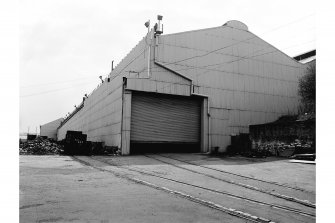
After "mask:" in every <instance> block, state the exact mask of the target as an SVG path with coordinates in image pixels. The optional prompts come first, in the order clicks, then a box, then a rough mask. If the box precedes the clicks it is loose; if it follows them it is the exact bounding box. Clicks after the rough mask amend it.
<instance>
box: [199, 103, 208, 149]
mask: <svg viewBox="0 0 335 223" xmlns="http://www.w3.org/2000/svg"><path fill="white" fill-rule="evenodd" d="M208 117H209V116H208V98H203V100H202V104H201V144H200V149H201V152H202V153H206V152H210V149H209V137H208V136H209V132H208V130H209V128H208V127H209V122H208V121H209V118H208Z"/></svg>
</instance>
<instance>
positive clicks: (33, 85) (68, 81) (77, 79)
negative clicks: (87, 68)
mask: <svg viewBox="0 0 335 223" xmlns="http://www.w3.org/2000/svg"><path fill="white" fill-rule="evenodd" d="M91 78H92V79H93V78H97V76H90V77H81V78H76V79H72V80H67V81H57V82H48V83H42V84H32V85H24V86H20V88H29V87H39V86H46V85H54V84H63V83H71V82H74V81H80V80H87V79H91Z"/></svg>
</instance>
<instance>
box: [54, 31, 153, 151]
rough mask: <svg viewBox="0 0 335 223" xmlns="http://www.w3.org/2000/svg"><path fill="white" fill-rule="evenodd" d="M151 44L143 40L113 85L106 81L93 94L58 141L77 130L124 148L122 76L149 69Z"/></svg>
mask: <svg viewBox="0 0 335 223" xmlns="http://www.w3.org/2000/svg"><path fill="white" fill-rule="evenodd" d="M146 38H148V37H146ZM147 41H148V40H147ZM147 41H146V39H145V38H143V39H142V40H141V41H140V42H139V43H138V44H137V45H136V46H135V47H134V48H133V49H132V50H131V51H130V52H129V53H128V55H127V56H126V57H125V58H124V59H123V60H122V61H121V62H120V63H119V64H118V65H117V66H116V67H115V69H114V70H113V71H112V73H111V74H110V75H109V77H110V82H107V81H105V82H104V83H103V84H102V85H100V86H99V87H97V88H96V89H95V90H94V91H93V92H92V93H91V94H90V95H89V97H88V98H87V99H86V100H85V102H84V107H83V108H82V109H81V110H80V111H78V112H77V113H76V114H75V115H74V116H73V117H72V118H71V119H69V120H68V121H67V122H66V123H65V124H64V125H63V126H62V127H61V128H60V129H59V130H58V140H62V139H64V138H65V135H66V132H67V130H75V131H82V132H83V133H84V134H87V140H89V141H98V142H104V143H105V145H107V146H117V147H121V120H122V83H123V80H122V77H124V76H125V77H129V76H130V75H134V74H133V73H132V72H131V71H140V70H141V69H145V64H146V63H145V62H146V58H147V57H148V55H147V54H148V50H147ZM140 74H141V73H140Z"/></svg>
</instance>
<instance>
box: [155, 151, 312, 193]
mask: <svg viewBox="0 0 335 223" xmlns="http://www.w3.org/2000/svg"><path fill="white" fill-rule="evenodd" d="M159 156H161V157H165V158H168V159H172V160H177V161H179V162H182V163H186V164H190V165H194V166H199V167H202V168H205V169H209V170H214V171H217V172H221V173H225V174H229V175H233V176H238V177H242V178H245V179H250V180H255V181H259V182H263V183H267V184H272V185H276V186H280V187H284V188H287V189H291V190H297V191H302V192H310V191H307V190H305V189H303V188H299V187H293V186H289V185H286V184H281V183H278V182H274V181H267V180H262V179H258V178H255V177H249V176H245V175H241V174H236V173H232V172H228V171H224V170H220V169H216V168H213V167H208V166H202V165H199V164H195V163H192V162H190V161H186V160H181V159H177V158H175V157H170V156H166V155H161V154H160V155H159Z"/></svg>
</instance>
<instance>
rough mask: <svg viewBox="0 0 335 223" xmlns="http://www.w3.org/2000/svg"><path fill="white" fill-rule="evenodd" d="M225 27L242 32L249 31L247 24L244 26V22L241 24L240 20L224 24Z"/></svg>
mask: <svg viewBox="0 0 335 223" xmlns="http://www.w3.org/2000/svg"><path fill="white" fill-rule="evenodd" d="M223 26H230V27H232V28H236V29H242V30H246V31H248V26H247V25H246V24H244V23H243V22H240V21H238V20H229V21H228V22H226V23H225V24H223Z"/></svg>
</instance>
